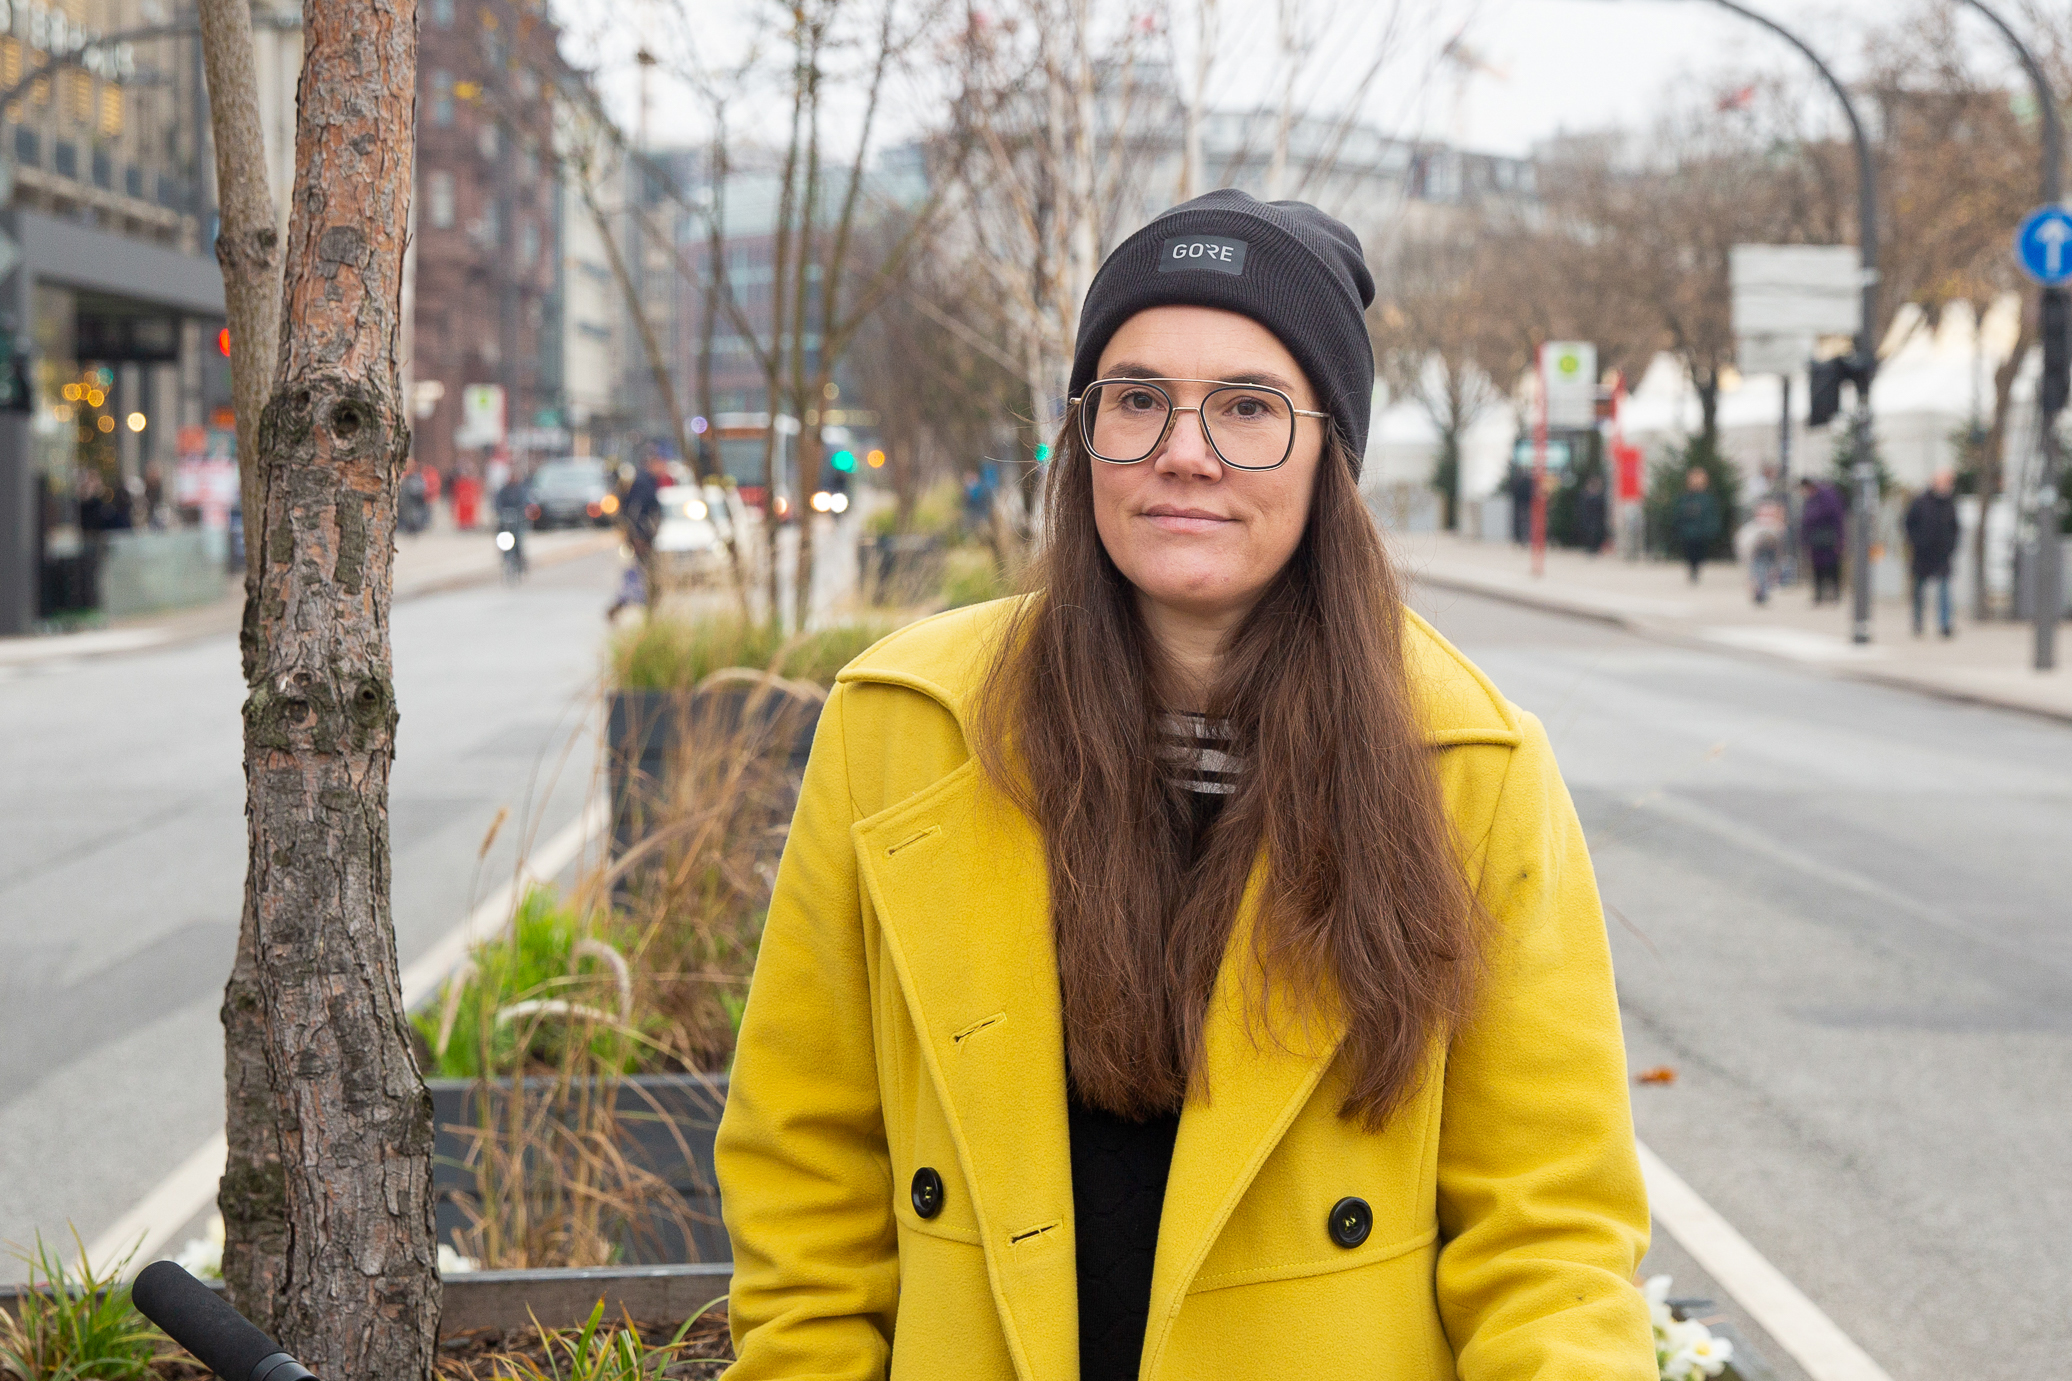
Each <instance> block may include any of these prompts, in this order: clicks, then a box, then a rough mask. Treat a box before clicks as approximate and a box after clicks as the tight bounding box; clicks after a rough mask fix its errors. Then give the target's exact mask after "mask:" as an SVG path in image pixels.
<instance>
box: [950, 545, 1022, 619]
mask: <svg viewBox="0 0 2072 1381" xmlns="http://www.w3.org/2000/svg"><path fill="white" fill-rule="evenodd" d="M1007 593H1008V585H1007V576H1006V574H1005V573H1003V572H1002V571H1001V569H1000V562H999V560H998V558H996V557H995V556H994V555H993V551H992V548H990V547H979V546H966V547H956V548H953V549H952V550H951V551H950V552H949V554H948V555H947V556H946V557H945V558H944V560H943V576H942V597H943V603H944V604H946V605H947V606H948V607H950V608H952V609H961V608H963V607H964V606H965V605H967V604H984V603H985V602H986V601H987V600H989V599H999V598H1001V597H1002V596H1004V595H1006V594H1007Z"/></svg>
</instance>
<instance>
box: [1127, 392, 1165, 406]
mask: <svg viewBox="0 0 2072 1381" xmlns="http://www.w3.org/2000/svg"><path fill="white" fill-rule="evenodd" d="M1121 406H1122V409H1123V410H1124V411H1125V412H1156V411H1157V410H1158V409H1160V408H1162V407H1164V406H1165V403H1164V402H1163V401H1162V400H1161V399H1160V398H1159V396H1158V395H1157V394H1155V393H1149V392H1146V391H1145V390H1143V389H1141V388H1138V389H1132V390H1130V391H1129V392H1128V393H1125V394H1123V395H1122V400H1121Z"/></svg>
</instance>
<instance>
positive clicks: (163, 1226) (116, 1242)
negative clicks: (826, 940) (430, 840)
mask: <svg viewBox="0 0 2072 1381" xmlns="http://www.w3.org/2000/svg"><path fill="white" fill-rule="evenodd" d="M606 819H607V817H606V813H605V809H604V806H603V805H602V803H600V802H598V801H595V800H593V801H591V802H590V804H588V805H587V806H585V807H584V808H583V813H582V814H581V815H579V816H577V817H576V818H575V819H574V820H573V821H571V822H570V823H569V824H568V825H567V826H566V827H564V828H563V829H562V830H561V831H560V832H559V833H557V834H555V835H554V836H553V837H552V838H550V839H549V840H547V842H546V843H544V844H542V845H540V847H539V848H537V849H534V850H533V851H532V853H531V854H530V855H529V856H528V857H527V858H526V860H525V866H524V868H523V869H522V870H521V871H520V873H519V875H518V876H516V877H514V878H512V879H511V880H510V881H509V882H506V883H504V884H503V885H502V886H500V887H498V888H497V889H496V890H495V891H493V892H491V893H490V894H489V895H488V896H487V897H484V898H483V899H482V902H481V904H480V905H478V906H477V907H475V909H474V910H472V911H470V912H469V913H468V916H467V919H466V920H464V921H462V922H461V923H460V924H459V925H457V926H455V927H454V928H453V929H452V930H451V931H449V932H448V933H447V934H446V935H444V936H442V937H441V938H440V939H439V940H438V941H437V943H435V944H434V945H433V946H432V947H431V948H430V949H428V950H426V951H425V952H424V953H423V954H421V955H419V956H418V957H417V959H416V960H414V961H413V962H412V963H411V964H410V965H409V966H408V967H406V968H405V969H404V970H403V975H402V978H403V984H402V986H403V1005H404V1006H405V1007H408V1008H412V1009H415V1008H417V1007H420V1006H422V1005H424V1003H426V1002H428V1001H430V1000H431V999H432V997H433V996H435V995H436V994H437V993H438V991H439V983H440V981H441V980H443V979H444V978H445V977H446V975H447V974H449V973H452V972H453V970H454V969H455V968H456V967H458V966H459V964H460V961H461V960H462V959H464V958H465V957H467V953H468V947H469V946H470V945H473V944H477V943H480V942H481V941H482V940H485V939H487V938H488V937H489V936H491V935H493V934H495V933H496V931H497V930H498V929H499V928H500V927H502V926H503V925H505V924H506V923H507V922H509V921H510V919H511V913H512V912H513V911H514V910H515V909H516V908H517V904H518V900H519V898H520V897H521V896H523V895H524V888H525V887H527V886H530V885H532V884H533V883H535V882H538V881H542V880H546V879H551V878H553V877H554V876H555V875H556V874H558V873H560V871H561V870H562V869H563V868H566V867H567V866H568V865H569V864H570V863H573V862H574V861H575V859H576V856H577V855H578V854H580V853H582V851H583V848H584V846H585V845H587V844H589V843H590V841H591V840H593V839H595V838H597V836H598V835H600V834H602V833H603V832H604V828H605V824H606ZM228 1155H229V1143H228V1142H227V1141H226V1140H225V1138H224V1135H223V1133H221V1132H218V1133H216V1134H215V1135H214V1136H213V1137H210V1138H209V1140H208V1142H207V1143H206V1144H205V1145H203V1146H202V1147H201V1148H200V1149H199V1150H197V1151H196V1152H195V1153H194V1154H193V1155H191V1156H189V1157H188V1158H187V1159H186V1160H184V1161H182V1162H181V1163H180V1166H179V1168H178V1169H176V1170H174V1171H173V1173H172V1174H170V1175H167V1176H166V1177H165V1178H164V1179H163V1180H160V1181H159V1182H158V1185H157V1187H156V1188H154V1189H153V1190H152V1191H151V1192H150V1193H149V1194H146V1195H145V1196H144V1197H143V1198H142V1199H140V1200H138V1201H137V1203H136V1205H135V1206H134V1207H133V1208H131V1209H130V1211H129V1212H127V1213H125V1214H123V1215H122V1216H121V1217H120V1218H118V1219H116V1220H115V1222H114V1223H113V1224H112V1225H110V1226H109V1228H108V1229H107V1230H106V1231H105V1232H103V1233H101V1235H100V1236H98V1237H96V1238H94V1240H93V1242H92V1243H91V1244H90V1245H89V1246H88V1247H87V1249H86V1255H87V1260H89V1261H91V1262H93V1263H94V1265H95V1266H96V1267H97V1268H100V1269H103V1270H105V1269H107V1268H109V1267H111V1266H113V1265H114V1263H115V1262H117V1261H119V1260H121V1259H122V1257H123V1255H124V1253H127V1252H132V1251H133V1253H134V1254H133V1255H132V1256H131V1258H130V1265H131V1267H132V1268H137V1267H142V1266H144V1265H147V1264H149V1263H150V1262H151V1261H153V1260H155V1259H156V1258H157V1255H158V1253H159V1252H160V1251H161V1249H163V1248H164V1247H165V1246H166V1245H167V1243H168V1241H169V1240H170V1239H171V1237H172V1235H173V1234H174V1233H176V1232H178V1231H179V1230H180V1229H181V1228H183V1227H185V1226H186V1225H187V1224H188V1223H190V1222H192V1221H193V1220H194V1216H195V1215H196V1214H198V1213H200V1212H201V1211H202V1210H203V1209H205V1208H207V1207H208V1206H209V1205H210V1204H211V1203H212V1202H214V1201H215V1198H216V1186H217V1184H218V1183H219V1182H220V1181H221V1180H222V1178H223V1166H224V1162H225V1160H226V1158H227V1157H228Z"/></svg>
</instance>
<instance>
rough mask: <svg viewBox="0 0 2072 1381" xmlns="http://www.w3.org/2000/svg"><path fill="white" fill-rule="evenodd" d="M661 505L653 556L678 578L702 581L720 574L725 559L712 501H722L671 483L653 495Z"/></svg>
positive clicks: (716, 497) (689, 487)
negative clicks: (660, 522)
mask: <svg viewBox="0 0 2072 1381" xmlns="http://www.w3.org/2000/svg"><path fill="white" fill-rule="evenodd" d="M655 497H656V499H657V500H658V501H659V502H660V503H661V505H662V526H661V527H659V528H658V529H656V531H655V555H656V556H657V557H659V558H660V559H661V560H663V561H664V562H666V563H668V565H669V567H670V569H671V571H672V572H673V573H674V574H676V575H678V576H681V577H688V578H690V579H693V580H702V579H705V578H707V577H710V576H715V575H717V574H719V572H720V570H721V568H722V564H723V563H724V562H725V560H726V551H725V548H723V547H722V546H721V545H720V536H719V529H718V528H717V527H716V526H714V524H713V521H712V504H713V503H714V502H715V501H722V500H721V499H720V496H719V495H718V494H717V493H714V494H711V495H707V494H705V493H702V492H701V491H700V490H698V489H697V488H696V487H695V486H693V485H688V484H673V485H670V486H669V487H668V488H666V489H664V490H662V491H661V492H660V493H658V494H657V495H656V496H655Z"/></svg>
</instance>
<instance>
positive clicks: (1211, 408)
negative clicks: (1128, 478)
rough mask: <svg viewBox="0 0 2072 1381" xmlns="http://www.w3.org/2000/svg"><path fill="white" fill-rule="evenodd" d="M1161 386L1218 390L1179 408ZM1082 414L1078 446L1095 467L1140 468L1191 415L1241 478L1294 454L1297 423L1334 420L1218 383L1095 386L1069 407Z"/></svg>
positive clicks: (1272, 392)
mask: <svg viewBox="0 0 2072 1381" xmlns="http://www.w3.org/2000/svg"><path fill="white" fill-rule="evenodd" d="M1160 384H1214V385H1215V387H1214V388H1211V389H1210V390H1209V391H1208V392H1207V393H1206V394H1204V395H1202V400H1201V402H1200V403H1198V404H1195V405H1193V406H1191V407H1184V408H1181V407H1174V406H1173V397H1172V395H1171V394H1169V393H1167V392H1166V391H1165V390H1164V389H1162V388H1160V387H1159V385H1160ZM1071 401H1072V402H1074V403H1077V404H1079V405H1080V407H1079V439H1080V440H1081V441H1082V442H1084V443H1085V445H1086V449H1087V450H1088V452H1090V453H1091V454H1092V455H1093V458H1094V459H1095V460H1105V461H1107V462H1108V463H1109V464H1110V465H1135V464H1136V463H1137V462H1138V461H1141V460H1148V459H1150V458H1151V456H1152V454H1153V453H1154V452H1156V451H1157V450H1158V448H1159V447H1160V446H1163V445H1164V444H1165V440H1166V437H1167V435H1168V434H1169V433H1170V432H1171V431H1172V429H1173V419H1174V418H1175V417H1176V416H1177V415H1178V414H1180V413H1183V412H1191V413H1193V414H1194V415H1195V416H1196V417H1198V418H1200V419H1201V430H1202V435H1203V437H1205V438H1206V439H1207V440H1208V443H1209V449H1210V450H1212V451H1214V452H1215V453H1216V459H1218V460H1220V461H1222V462H1223V463H1224V464H1225V465H1228V466H1231V467H1232V468H1233V469H1238V470H1272V469H1275V468H1276V467H1278V466H1279V465H1281V464H1282V463H1283V462H1284V461H1286V460H1287V458H1288V456H1289V454H1290V453H1292V452H1293V451H1294V449H1295V419H1296V418H1298V417H1329V416H1330V415H1331V414H1330V413H1328V412H1312V411H1310V410H1309V409H1307V408H1298V407H1296V406H1295V400H1294V399H1293V398H1290V397H1289V396H1288V395H1287V394H1285V393H1283V392H1281V391H1280V390H1279V389H1277V388H1268V387H1267V386H1266V385H1264V384H1226V383H1223V382H1222V381H1221V380H1218V379H1096V380H1095V381H1094V382H1093V383H1090V384H1088V385H1087V386H1086V392H1084V393H1082V394H1080V395H1079V396H1078V397H1077V398H1074V399H1072V400H1071Z"/></svg>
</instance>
